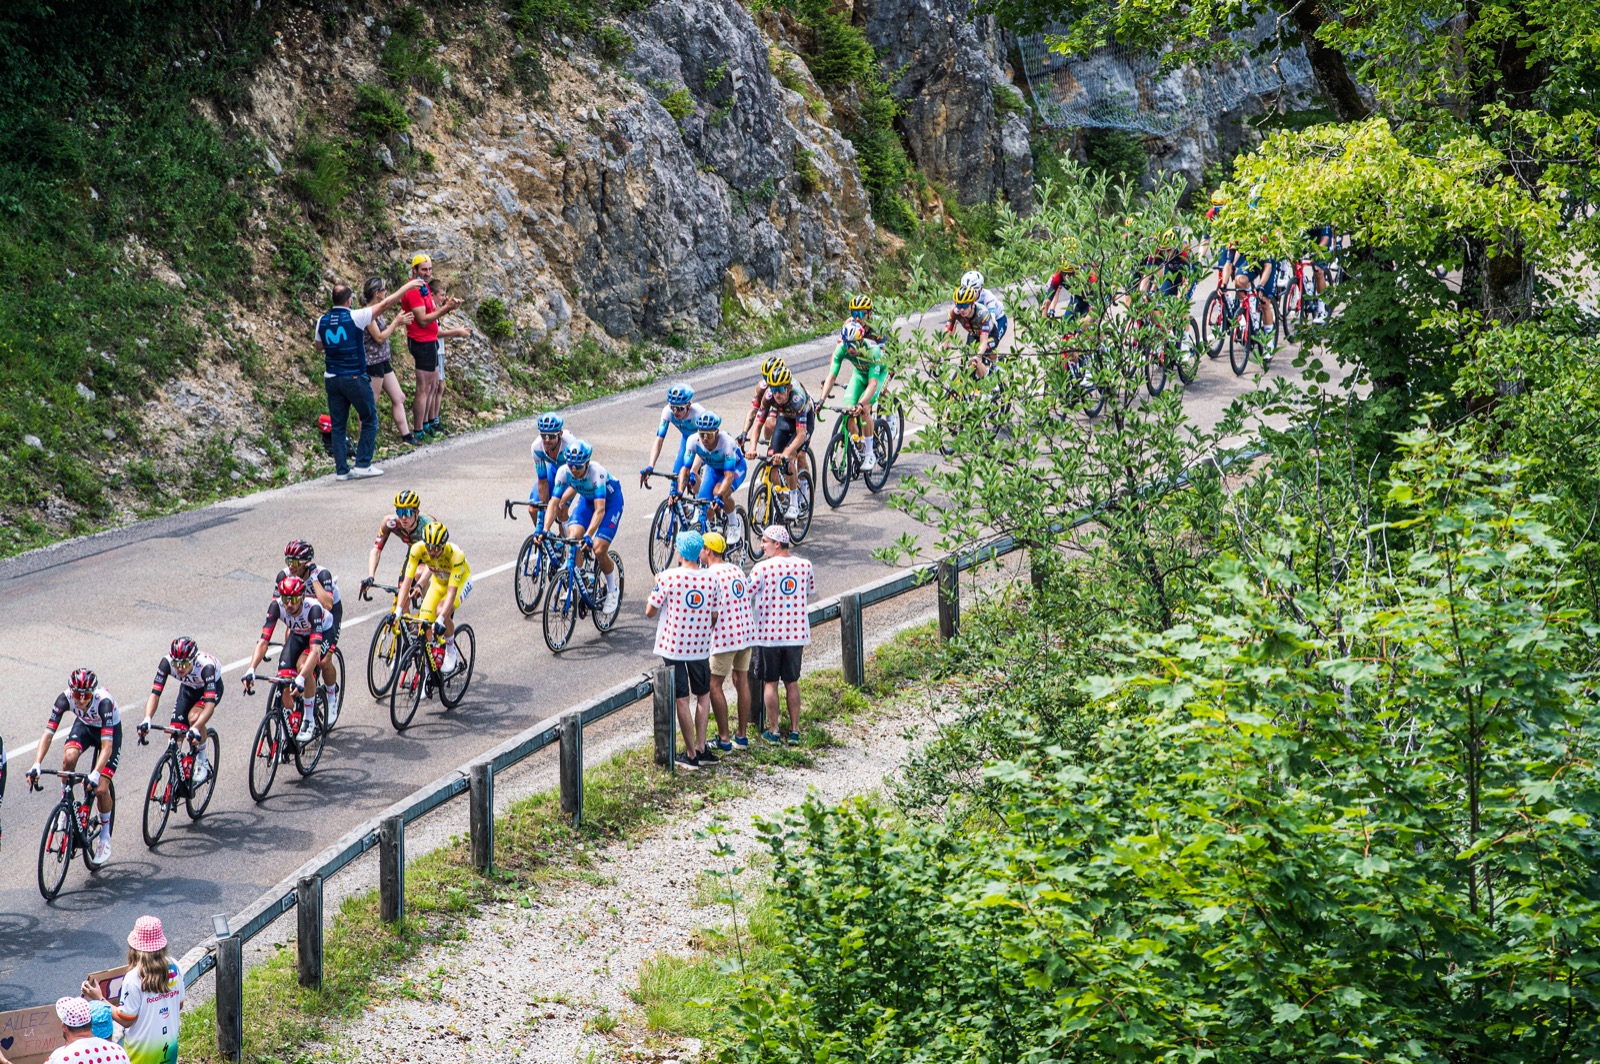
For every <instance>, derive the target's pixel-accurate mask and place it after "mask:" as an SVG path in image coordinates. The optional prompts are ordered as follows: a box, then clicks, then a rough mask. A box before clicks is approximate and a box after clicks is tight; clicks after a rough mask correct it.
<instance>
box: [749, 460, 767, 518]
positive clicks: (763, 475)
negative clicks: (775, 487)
mask: <svg viewBox="0 0 1600 1064" xmlns="http://www.w3.org/2000/svg"><path fill="white" fill-rule="evenodd" d="M771 465H772V460H771V459H769V458H757V459H756V464H755V465H753V466H751V467H750V472H749V474H748V475H747V476H746V477H745V478H744V479H745V482H746V483H747V484H749V485H750V486H749V487H748V488H746V489H745V492H744V508H745V509H746V510H748V511H749V512H750V513H760V512H761V511H760V508H759V507H757V506H756V497H757V496H758V495H760V494H761V489H762V488H766V487H768V484H767V469H768V467H770V466H771Z"/></svg>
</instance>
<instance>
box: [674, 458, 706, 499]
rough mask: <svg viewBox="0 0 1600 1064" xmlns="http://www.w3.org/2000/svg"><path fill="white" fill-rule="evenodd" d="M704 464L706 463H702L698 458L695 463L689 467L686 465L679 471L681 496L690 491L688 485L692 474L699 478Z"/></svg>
mask: <svg viewBox="0 0 1600 1064" xmlns="http://www.w3.org/2000/svg"><path fill="white" fill-rule="evenodd" d="M703 464H704V463H702V462H701V460H700V459H699V458H696V459H695V460H694V461H693V462H690V463H689V464H688V465H686V466H684V467H683V468H682V469H680V470H678V493H679V494H682V493H684V492H686V491H688V490H689V488H688V484H689V476H690V474H693V475H695V476H699V475H700V466H701V465H703Z"/></svg>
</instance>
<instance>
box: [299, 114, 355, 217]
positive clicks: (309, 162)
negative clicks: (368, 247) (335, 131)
mask: <svg viewBox="0 0 1600 1064" xmlns="http://www.w3.org/2000/svg"><path fill="white" fill-rule="evenodd" d="M294 162H295V164H296V168H295V169H294V170H292V171H290V173H289V175H288V185H289V188H290V189H291V190H292V191H293V192H294V194H295V195H296V196H299V197H300V199H301V200H302V201H303V202H304V203H305V204H306V206H308V207H310V208H311V209H312V210H313V211H316V212H317V213H319V214H322V215H330V214H332V213H333V212H334V210H336V209H337V208H338V206H339V204H341V203H343V202H344V199H345V197H346V196H348V195H349V194H350V191H351V188H352V181H351V175H350V159H349V156H348V155H347V154H346V152H345V149H344V147H343V146H342V145H340V144H336V143H334V142H333V141H331V140H328V139H326V138H325V137H322V136H319V135H317V134H314V133H313V134H310V135H308V136H306V137H305V138H304V139H303V140H301V141H300V144H299V146H298V147H296V148H295V153H294Z"/></svg>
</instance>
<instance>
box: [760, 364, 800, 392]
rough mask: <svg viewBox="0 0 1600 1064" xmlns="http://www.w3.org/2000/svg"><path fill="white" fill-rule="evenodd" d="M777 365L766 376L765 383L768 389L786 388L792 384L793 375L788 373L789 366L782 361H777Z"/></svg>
mask: <svg viewBox="0 0 1600 1064" xmlns="http://www.w3.org/2000/svg"><path fill="white" fill-rule="evenodd" d="M776 361H777V363H778V364H777V365H776V366H774V367H773V368H772V372H771V373H769V374H767V377H766V381H767V386H768V387H769V388H787V387H789V385H791V384H793V383H794V374H792V373H790V372H789V366H788V364H787V363H785V362H784V361H783V359H781V358H780V359H777V360H776Z"/></svg>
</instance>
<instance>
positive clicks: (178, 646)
mask: <svg viewBox="0 0 1600 1064" xmlns="http://www.w3.org/2000/svg"><path fill="white" fill-rule="evenodd" d="M167 650H168V653H169V654H170V655H171V657H172V660H173V661H193V660H194V656H195V655H196V654H198V653H200V648H199V647H197V646H195V642H194V640H193V639H190V638H189V637H188V636H184V635H180V636H179V637H178V638H176V639H174V640H173V641H172V646H170V647H168V648H167Z"/></svg>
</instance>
